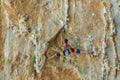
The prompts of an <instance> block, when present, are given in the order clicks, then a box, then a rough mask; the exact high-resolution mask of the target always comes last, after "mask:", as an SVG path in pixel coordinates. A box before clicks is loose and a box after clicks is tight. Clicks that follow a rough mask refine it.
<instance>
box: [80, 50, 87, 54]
mask: <svg viewBox="0 0 120 80" xmlns="http://www.w3.org/2000/svg"><path fill="white" fill-rule="evenodd" d="M80 53H81V54H82V53H89V51H86V50H81V51H80Z"/></svg>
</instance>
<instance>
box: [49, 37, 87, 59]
mask: <svg viewBox="0 0 120 80" xmlns="http://www.w3.org/2000/svg"><path fill="white" fill-rule="evenodd" d="M61 43H62V45H63V51H61V52H56V54H54V55H52V56H50V57H49V58H48V59H52V58H53V57H61V56H67V55H69V54H71V53H74V54H82V53H88V51H84V50H80V49H77V48H71V47H70V45H69V44H68V39H64V40H63V39H62V37H61Z"/></svg>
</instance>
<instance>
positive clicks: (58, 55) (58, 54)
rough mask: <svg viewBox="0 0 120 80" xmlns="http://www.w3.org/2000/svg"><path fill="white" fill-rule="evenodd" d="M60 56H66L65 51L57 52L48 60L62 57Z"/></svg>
mask: <svg viewBox="0 0 120 80" xmlns="http://www.w3.org/2000/svg"><path fill="white" fill-rule="evenodd" d="M60 56H64V54H63V52H57V53H56V54H54V55H52V56H50V57H49V58H48V60H49V59H52V58H54V57H60Z"/></svg>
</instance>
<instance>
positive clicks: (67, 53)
mask: <svg viewBox="0 0 120 80" xmlns="http://www.w3.org/2000/svg"><path fill="white" fill-rule="evenodd" d="M69 54H70V51H69V50H68V49H66V50H64V51H63V52H57V53H56V56H57V57H59V56H67V55H69Z"/></svg>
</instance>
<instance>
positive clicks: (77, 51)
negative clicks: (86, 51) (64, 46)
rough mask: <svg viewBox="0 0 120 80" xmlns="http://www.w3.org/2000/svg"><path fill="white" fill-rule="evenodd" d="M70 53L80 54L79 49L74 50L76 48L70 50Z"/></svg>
mask: <svg viewBox="0 0 120 80" xmlns="http://www.w3.org/2000/svg"><path fill="white" fill-rule="evenodd" d="M70 49H71V51H72V52H73V53H74V54H80V52H81V51H80V49H76V48H70Z"/></svg>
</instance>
